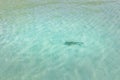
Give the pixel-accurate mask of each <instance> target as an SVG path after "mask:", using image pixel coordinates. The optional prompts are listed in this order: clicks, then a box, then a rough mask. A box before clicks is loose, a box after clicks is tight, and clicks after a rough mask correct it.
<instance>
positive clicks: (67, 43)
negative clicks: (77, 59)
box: [64, 41, 83, 46]
mask: <svg viewBox="0 0 120 80" xmlns="http://www.w3.org/2000/svg"><path fill="white" fill-rule="evenodd" d="M64 45H67V46H73V45H78V46H82V45H83V42H74V41H66V42H65V43H64Z"/></svg>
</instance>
